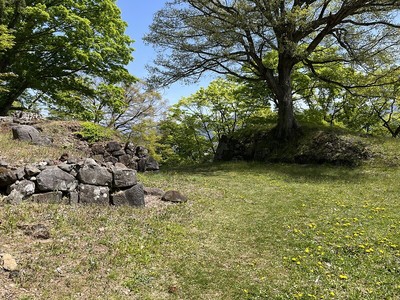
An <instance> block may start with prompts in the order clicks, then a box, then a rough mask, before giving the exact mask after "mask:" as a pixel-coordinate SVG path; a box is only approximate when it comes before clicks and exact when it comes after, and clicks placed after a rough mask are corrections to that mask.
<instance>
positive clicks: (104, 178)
mask: <svg viewBox="0 0 400 300" xmlns="http://www.w3.org/2000/svg"><path fill="white" fill-rule="evenodd" d="M78 179H79V180H80V181H81V182H82V183H86V184H91V185H98V186H110V185H111V182H112V174H111V173H110V172H109V171H108V170H107V168H104V167H101V166H99V165H97V164H90V165H88V164H85V165H83V167H82V168H81V169H80V170H79V172H78Z"/></svg>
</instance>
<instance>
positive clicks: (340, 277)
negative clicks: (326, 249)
mask: <svg viewBox="0 0 400 300" xmlns="http://www.w3.org/2000/svg"><path fill="white" fill-rule="evenodd" d="M339 279H341V280H346V279H349V277H348V276H347V275H344V274H340V275H339Z"/></svg>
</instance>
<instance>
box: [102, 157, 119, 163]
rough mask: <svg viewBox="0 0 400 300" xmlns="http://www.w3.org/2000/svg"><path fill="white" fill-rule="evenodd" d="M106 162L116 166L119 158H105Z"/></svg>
mask: <svg viewBox="0 0 400 300" xmlns="http://www.w3.org/2000/svg"><path fill="white" fill-rule="evenodd" d="M104 162H106V163H107V162H110V163H112V164H115V163H117V162H118V158H116V157H114V156H105V157H104Z"/></svg>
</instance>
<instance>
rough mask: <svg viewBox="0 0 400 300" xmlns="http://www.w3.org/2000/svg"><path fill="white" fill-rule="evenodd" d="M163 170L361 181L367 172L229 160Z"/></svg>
mask: <svg viewBox="0 0 400 300" xmlns="http://www.w3.org/2000/svg"><path fill="white" fill-rule="evenodd" d="M162 172H163V173H167V174H168V173H170V174H171V175H173V174H177V175H196V176H205V177H210V176H260V175H261V176H264V175H265V176H270V177H276V178H277V179H280V180H285V181H292V182H298V181H299V182H304V181H309V182H326V181H332V182H347V183H348V182H354V183H357V182H360V181H362V180H364V179H366V175H365V174H364V173H363V172H362V170H361V169H360V168H353V167H345V166H332V165H299V164H279V163H276V164H275V163H262V162H227V163H208V164H201V165H190V166H188V165H186V166H179V167H166V168H164V169H163V170H162Z"/></svg>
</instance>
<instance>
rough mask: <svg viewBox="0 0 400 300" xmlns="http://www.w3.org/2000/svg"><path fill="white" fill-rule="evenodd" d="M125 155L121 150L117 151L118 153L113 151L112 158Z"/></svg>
mask: <svg viewBox="0 0 400 300" xmlns="http://www.w3.org/2000/svg"><path fill="white" fill-rule="evenodd" d="M125 154H126V153H125V151H124V150H122V149H121V150H118V151H114V152H113V153H112V156H114V157H118V156H121V155H125Z"/></svg>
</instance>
